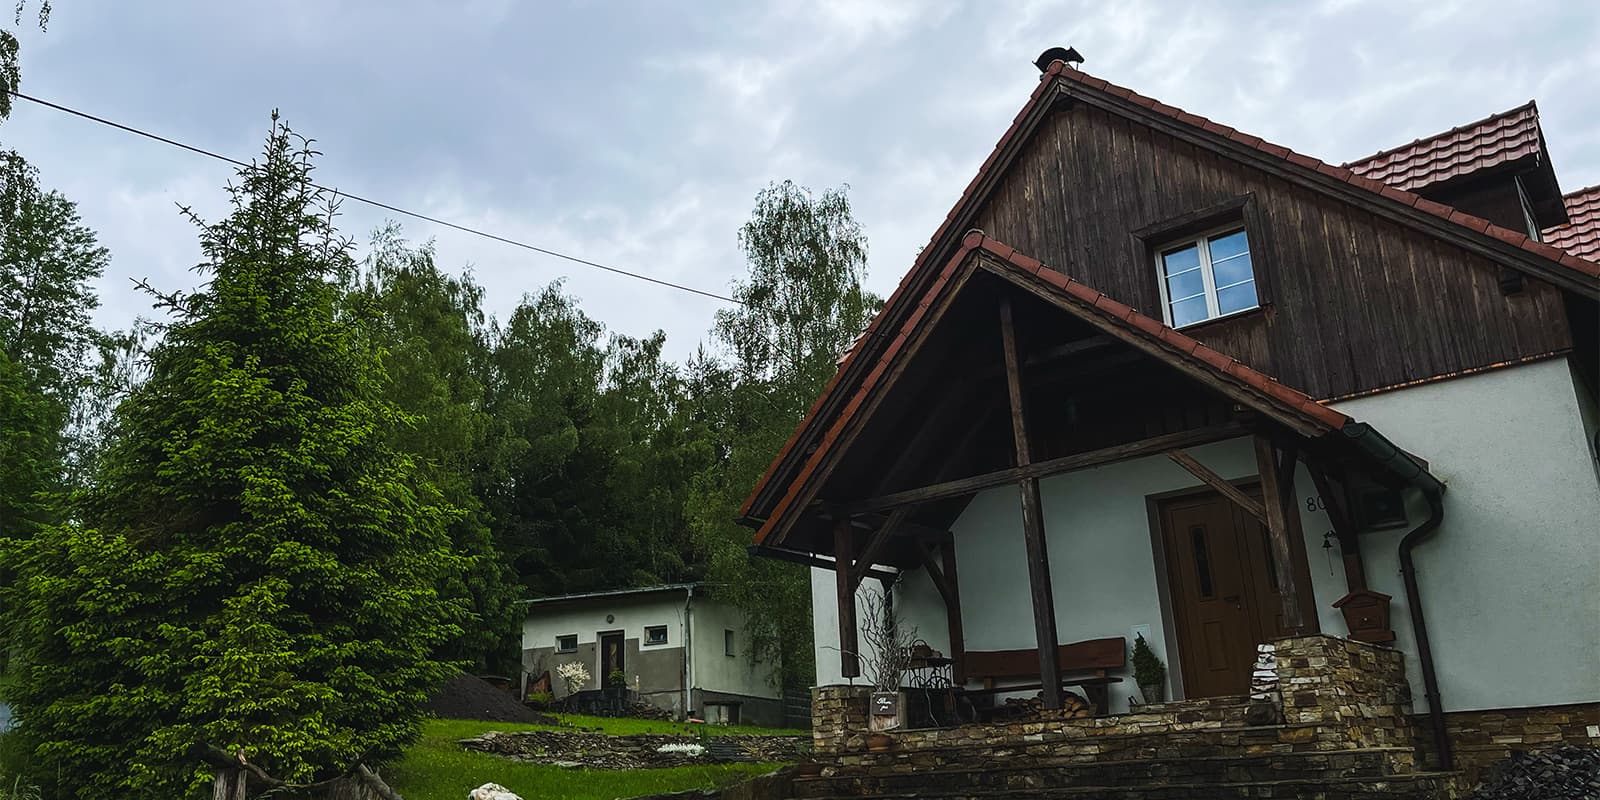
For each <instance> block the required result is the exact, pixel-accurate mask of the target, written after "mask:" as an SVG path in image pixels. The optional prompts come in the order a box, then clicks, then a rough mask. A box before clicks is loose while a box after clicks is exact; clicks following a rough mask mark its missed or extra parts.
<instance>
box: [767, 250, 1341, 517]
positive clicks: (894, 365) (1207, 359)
mask: <svg viewBox="0 0 1600 800" xmlns="http://www.w3.org/2000/svg"><path fill="white" fill-rule="evenodd" d="M978 271H983V272H984V273H986V274H990V275H993V276H995V277H997V278H999V279H1001V280H1002V281H1005V282H1006V283H1007V284H1009V285H1011V286H1014V287H1017V288H1019V289H1021V290H1023V291H1025V292H1027V293H1029V294H1031V295H1033V296H1035V297H1038V298H1040V299H1042V300H1044V301H1045V302H1047V303H1049V304H1050V305H1052V306H1054V307H1056V308H1058V309H1060V310H1062V311H1064V312H1066V313H1068V314H1070V315H1072V316H1073V317H1076V318H1077V319H1078V320H1081V321H1082V322H1085V323H1087V324H1088V325H1089V326H1091V327H1093V328H1095V329H1098V331H1099V332H1100V333H1102V334H1103V335H1105V336H1107V337H1109V338H1111V339H1114V340H1117V341H1119V342H1121V343H1122V344H1125V345H1127V346H1129V347H1131V348H1133V349H1135V350H1137V351H1139V352H1141V353H1143V354H1144V355H1146V356H1149V357H1151V358H1153V359H1155V360H1157V361H1159V362H1162V363H1164V364H1166V365H1168V366H1170V367H1172V368H1173V369H1175V370H1177V371H1178V372H1180V373H1183V374H1184V375H1186V376H1187V377H1189V378H1192V379H1194V380H1196V381H1198V382H1199V383H1201V384H1203V385H1205V386H1207V387H1209V388H1211V389H1213V390H1215V391H1217V392H1218V393H1220V394H1222V395H1224V396H1226V397H1227V398H1229V399H1230V400H1232V401H1233V402H1235V403H1237V404H1239V405H1240V406H1242V407H1245V408H1248V409H1250V410H1252V411H1255V412H1257V413H1259V414H1260V415H1261V416H1262V417H1263V418H1265V419H1267V420H1270V421H1271V422H1274V423H1276V424H1278V425H1281V426H1282V427H1283V428H1286V429H1288V430H1289V431H1292V432H1294V433H1295V434H1297V435H1299V436H1302V437H1305V438H1307V439H1318V438H1321V437H1324V436H1326V435H1328V434H1331V433H1335V432H1337V431H1340V430H1342V429H1344V428H1345V427H1346V426H1348V425H1351V424H1352V423H1353V420H1352V419H1351V418H1350V417H1348V416H1346V415H1344V414H1342V413H1340V412H1338V411H1336V410H1334V409H1332V408H1329V407H1328V406H1325V405H1323V404H1321V403H1319V402H1317V401H1316V400H1314V399H1312V398H1311V397H1310V396H1308V395H1306V394H1305V393H1304V392H1301V391H1299V390H1296V389H1293V388H1291V387H1288V386H1285V385H1284V384H1282V383H1279V382H1278V381H1277V380H1275V379H1273V378H1271V377H1270V376H1268V375H1265V374H1263V373H1261V372H1260V371H1258V370H1255V369H1253V368H1251V367H1249V366H1248V365H1246V364H1244V363H1242V362H1240V361H1238V360H1237V359H1234V358H1232V357H1231V356H1229V355H1227V354H1225V353H1222V352H1220V351H1218V350H1216V349H1214V348H1212V347H1209V346H1207V345H1205V344H1203V343H1201V342H1200V341H1198V340H1196V339H1194V338H1193V337H1191V336H1189V335H1187V334H1184V333H1183V332H1181V331H1178V330H1175V329H1173V328H1171V327H1170V326H1168V325H1165V324H1163V323H1162V322H1161V321H1159V320H1156V319H1153V318H1151V317H1149V316H1146V315H1144V314H1141V313H1139V312H1138V311H1137V310H1135V309H1133V308H1132V307H1130V306H1128V305H1126V304H1124V303H1121V302H1119V301H1117V300H1114V299H1112V298H1110V297H1108V296H1106V295H1105V294H1103V293H1101V292H1099V291H1097V290H1095V289H1093V288H1091V287H1089V286H1086V285H1084V284H1083V283H1081V282H1078V281H1076V280H1073V279H1072V278H1070V277H1069V276H1067V275H1066V274H1065V273H1063V272H1060V271H1057V270H1055V269H1052V268H1050V267H1047V266H1045V265H1044V264H1042V263H1040V262H1039V261H1038V260H1037V259H1035V258H1032V257H1030V256H1028V255H1026V254H1023V253H1019V252H1017V251H1016V250H1015V249H1014V248H1012V247H1011V246H1009V245H1007V244H1005V243H1003V242H1000V241H997V240H996V239H994V238H992V237H990V236H987V235H985V234H984V233H983V232H982V231H977V230H973V231H970V232H969V233H968V234H967V235H966V236H965V237H964V239H963V240H962V244H961V247H960V248H959V249H958V250H957V252H956V253H955V254H954V255H953V256H952V257H951V258H950V259H949V260H948V261H947V262H946V264H945V266H944V268H943V270H942V271H941V272H940V273H939V275H938V276H937V278H935V280H934V281H933V282H932V284H931V285H930V286H929V287H928V289H927V290H926V291H925V292H924V293H923V296H922V298H921V299H920V301H919V302H918V304H917V306H916V308H915V310H914V311H913V312H912V313H911V314H909V315H908V316H907V317H906V318H905V321H904V322H903V323H902V325H901V326H900V328H899V330H898V331H896V332H894V334H893V340H892V341H891V342H890V343H889V344H888V345H887V346H885V347H884V348H883V349H882V350H881V352H880V354H879V356H878V358H877V359H876V362H875V363H874V364H871V365H868V366H869V370H868V374H867V377H866V379H865V380H864V381H862V383H861V384H860V386H859V387H858V388H857V389H856V391H855V392H854V393H853V394H852V396H851V397H850V398H849V399H848V402H846V403H845V405H844V408H843V411H842V412H841V413H840V414H839V415H838V416H837V417H836V418H835V419H834V420H833V423H832V424H831V425H830V426H829V428H828V430H827V432H826V434H825V435H824V436H823V437H822V441H821V443H820V445H819V446H818V447H817V448H816V449H815V450H814V451H813V452H812V453H810V454H809V456H808V457H807V458H806V460H805V463H804V466H803V467H802V468H801V469H800V471H799V472H798V473H797V475H796V477H795V479H794V480H793V481H791V482H790V483H789V484H788V485H787V486H786V487H781V488H782V489H783V490H784V491H783V495H782V498H781V499H780V500H779V502H778V504H777V505H776V506H775V508H774V511H773V513H772V514H771V516H769V517H768V518H767V519H766V520H765V522H764V523H763V524H762V526H761V528H760V530H759V531H758V533H757V534H756V543H757V544H758V545H766V546H775V545H778V544H779V543H781V542H782V541H783V540H784V538H785V537H786V535H787V533H788V531H789V529H790V528H791V527H792V526H793V525H794V523H795V522H796V521H797V520H798V519H799V517H800V512H801V510H802V509H804V508H805V507H806V506H807V504H809V503H810V502H811V501H812V500H813V499H814V497H815V495H816V493H817V491H818V489H819V488H820V487H821V485H822V484H823V482H824V481H825V480H826V478H827V473H828V471H829V465H830V464H831V463H834V462H836V461H837V459H838V457H839V456H840V454H841V452H842V451H843V450H846V449H848V445H849V441H850V438H851V437H850V435H849V434H848V432H849V431H851V430H852V429H853V428H856V427H858V426H859V425H860V424H862V423H863V422H864V419H865V418H866V417H868V416H870V415H871V413H872V411H873V410H874V409H875V407H876V401H877V400H878V399H879V398H881V396H882V395H883V394H884V393H885V392H887V391H888V389H889V388H890V387H891V386H892V385H893V383H894V381H895V380H896V379H897V378H898V377H899V375H900V374H901V373H902V372H903V371H904V369H905V365H906V362H907V361H909V360H910V359H911V358H913V356H914V354H915V351H916V349H917V345H918V344H920V342H921V341H922V340H923V339H925V338H926V336H927V334H928V331H929V330H930V329H931V328H932V327H934V325H935V323H936V322H937V321H938V319H939V318H940V316H941V315H942V314H943V313H944V312H945V311H946V310H948V308H949V306H950V301H951V299H952V298H953V295H954V294H955V293H956V292H958V291H959V290H960V287H962V286H964V285H966V283H967V279H968V278H970V277H971V276H972V275H973V274H975V273H976V272H978ZM884 335H887V334H884ZM834 390H837V387H830V391H834ZM793 446H794V442H793V441H791V442H790V443H789V445H788V447H793ZM786 455H787V453H785V454H782V455H780V459H781V458H782V457H784V456H786ZM773 479H774V476H772V475H768V476H767V477H766V478H764V479H763V482H764V483H765V482H766V481H771V480H773ZM761 490H762V487H760V486H758V487H757V490H756V491H757V492H759V491H761Z"/></svg>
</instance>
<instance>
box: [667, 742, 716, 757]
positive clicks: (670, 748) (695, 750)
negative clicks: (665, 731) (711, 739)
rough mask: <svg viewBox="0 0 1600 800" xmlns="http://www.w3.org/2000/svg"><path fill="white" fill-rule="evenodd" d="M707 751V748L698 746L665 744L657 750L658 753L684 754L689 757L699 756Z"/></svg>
mask: <svg viewBox="0 0 1600 800" xmlns="http://www.w3.org/2000/svg"><path fill="white" fill-rule="evenodd" d="M705 751H706V749H705V747H703V746H701V745H698V744H664V745H661V746H660V747H657V748H656V752H657V753H683V754H684V755H689V756H697V755H700V754H701V753H704V752H705Z"/></svg>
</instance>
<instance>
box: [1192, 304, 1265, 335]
mask: <svg viewBox="0 0 1600 800" xmlns="http://www.w3.org/2000/svg"><path fill="white" fill-rule="evenodd" d="M1266 308H1267V307H1266V306H1265V305H1256V306H1251V307H1249V308H1241V309H1239V310H1238V311H1229V312H1228V313H1226V314H1223V315H1221V316H1216V317H1211V318H1209V319H1203V320H1200V321H1199V322H1191V323H1189V324H1188V325H1185V326H1183V327H1181V328H1173V330H1179V331H1183V332H1184V333H1188V332H1190V331H1194V330H1199V329H1200V328H1204V327H1207V326H1209V325H1212V324H1215V323H1218V322H1227V321H1228V320H1231V319H1238V318H1240V317H1247V316H1250V315H1251V314H1255V313H1258V312H1261V311H1264V310H1266Z"/></svg>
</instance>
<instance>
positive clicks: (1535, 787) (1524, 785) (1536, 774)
mask: <svg viewBox="0 0 1600 800" xmlns="http://www.w3.org/2000/svg"><path fill="white" fill-rule="evenodd" d="M1467 798H1468V800H1600V749H1597V748H1593V747H1571V746H1567V747H1558V748H1555V749H1552V750H1545V751H1543V752H1540V753H1518V754H1516V755H1513V756H1512V757H1511V759H1510V760H1509V761H1506V762H1505V763H1503V764H1501V765H1500V766H1498V767H1496V768H1494V769H1493V770H1492V771H1491V777H1490V779H1489V781H1488V782H1486V783H1484V784H1483V785H1482V786H1479V787H1478V788H1477V789H1475V790H1474V791H1473V792H1472V793H1471V794H1469V795H1467Z"/></svg>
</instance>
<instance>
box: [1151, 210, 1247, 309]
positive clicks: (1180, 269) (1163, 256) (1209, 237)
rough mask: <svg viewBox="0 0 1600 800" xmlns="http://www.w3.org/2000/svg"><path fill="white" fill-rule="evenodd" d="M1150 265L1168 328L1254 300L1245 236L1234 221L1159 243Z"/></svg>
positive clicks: (1245, 304) (1239, 306)
mask: <svg viewBox="0 0 1600 800" xmlns="http://www.w3.org/2000/svg"><path fill="white" fill-rule="evenodd" d="M1156 268H1157V270H1158V274H1159V276H1160V278H1161V281H1160V284H1161V307H1162V311H1163V314H1164V316H1165V317H1166V322H1167V324H1168V325H1171V326H1172V327H1174V328H1182V327H1184V326H1186V325H1193V324H1195V323H1197V322H1205V321H1206V320H1209V319H1216V318H1218V317H1225V316H1228V315H1229V314H1237V313H1239V312H1241V311H1248V310H1250V309H1252V308H1256V307H1258V306H1259V305H1260V301H1259V300H1258V299H1257V297H1256V275H1255V268H1254V266H1253V265H1252V264H1251V262H1250V241H1249V239H1248V237H1246V236H1245V232H1244V228H1242V227H1238V226H1237V225H1235V226H1233V227H1230V228H1224V229H1222V230H1220V231H1211V232H1209V233H1206V234H1203V235H1201V236H1197V237H1194V238H1190V239H1185V240H1182V241H1178V242H1174V243H1171V244H1169V245H1167V246H1165V247H1162V248H1161V249H1160V250H1159V251H1157V255H1156Z"/></svg>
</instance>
